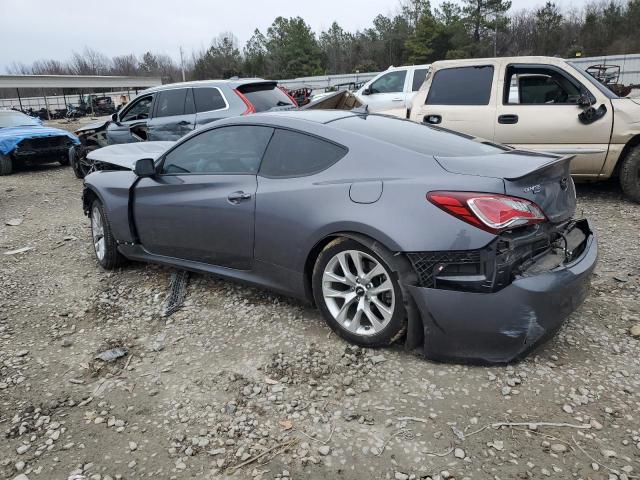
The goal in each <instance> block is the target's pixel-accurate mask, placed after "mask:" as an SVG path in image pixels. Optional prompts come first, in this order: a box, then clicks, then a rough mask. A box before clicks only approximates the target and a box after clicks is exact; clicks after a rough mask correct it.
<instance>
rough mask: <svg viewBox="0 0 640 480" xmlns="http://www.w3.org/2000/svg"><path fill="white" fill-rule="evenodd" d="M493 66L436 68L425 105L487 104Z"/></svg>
mask: <svg viewBox="0 0 640 480" xmlns="http://www.w3.org/2000/svg"><path fill="white" fill-rule="evenodd" d="M492 85H493V66H491V65H484V66H481V67H458V68H445V69H443V70H438V71H437V72H436V73H435V74H434V76H433V80H432V81H431V87H430V88H429V94H428V95H427V100H426V102H425V103H426V104H427V105H489V99H490V98H491V86H492Z"/></svg>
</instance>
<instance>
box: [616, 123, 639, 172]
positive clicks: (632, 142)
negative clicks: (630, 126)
mask: <svg viewBox="0 0 640 480" xmlns="http://www.w3.org/2000/svg"><path fill="white" fill-rule="evenodd" d="M638 146H640V133H639V134H637V135H634V136H633V137H631V138H630V139H629V140H628V141H627V143H626V144H625V145H624V148H623V149H622V152H620V156H619V157H618V160H617V161H616V166H615V167H614V169H613V173H612V174H611V176H612V177H618V176H619V175H620V168H621V167H622V162H624V159H625V158H627V155H629V152H630V151H631V150H632V149H634V148H636V147H638Z"/></svg>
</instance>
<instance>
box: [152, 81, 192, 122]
mask: <svg viewBox="0 0 640 480" xmlns="http://www.w3.org/2000/svg"><path fill="white" fill-rule="evenodd" d="M186 97H187V89H186V88H176V89H174V90H165V91H162V92H160V94H159V95H158V100H157V107H156V111H155V114H154V116H155V117H172V116H174V115H183V114H184V104H185V100H186Z"/></svg>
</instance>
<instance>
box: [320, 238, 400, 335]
mask: <svg viewBox="0 0 640 480" xmlns="http://www.w3.org/2000/svg"><path fill="white" fill-rule="evenodd" d="M322 295H323V298H324V302H325V304H326V306H327V308H328V310H329V312H330V313H331V315H332V316H333V318H334V319H335V320H336V321H337V322H338V323H339V324H340V325H341V326H342V327H343V328H344V329H345V330H347V331H349V332H351V333H353V334H356V335H363V336H369V335H375V334H378V333H380V332H381V331H382V330H384V329H385V328H386V326H387V325H388V324H389V322H390V321H391V318H392V317H393V313H394V309H395V293H394V289H393V283H392V282H391V277H390V274H389V272H388V271H387V268H386V267H385V266H384V265H383V264H382V263H381V262H380V261H378V260H377V259H375V258H374V257H372V256H371V255H369V254H367V253H364V252H362V251H359V250H345V251H342V252H338V253H337V254H336V255H334V256H333V257H332V258H331V260H329V262H328V263H327V266H326V267H325V269H324V272H323V275H322Z"/></svg>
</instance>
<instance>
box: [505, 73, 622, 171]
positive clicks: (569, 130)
mask: <svg viewBox="0 0 640 480" xmlns="http://www.w3.org/2000/svg"><path fill="white" fill-rule="evenodd" d="M501 97H502V98H501V99H500V101H499V102H498V107H497V111H496V131H495V137H494V138H495V141H496V142H500V143H505V144H507V145H511V146H513V147H516V148H524V149H532V150H542V151H550V152H554V153H559V154H575V155H576V157H575V158H574V160H573V161H572V162H571V172H572V173H574V174H586V175H593V174H598V173H600V170H601V169H602V166H603V165H604V162H605V159H606V156H607V152H608V148H609V139H610V137H611V129H612V126H613V109H612V108H611V106H610V102H609V100H608V99H607V98H606V97H605V96H604V95H603V94H602V93H601V92H600V91H598V90H597V89H595V88H593V91H591V89H590V88H588V87H587V86H586V85H585V84H583V83H582V82H580V81H579V80H578V79H577V77H575V76H573V75H571V74H570V73H569V72H567V71H566V70H564V69H561V68H559V67H558V66H555V65H540V64H532V65H527V64H510V65H507V66H506V69H505V74H504V80H503V82H502V95H501ZM581 97H584V98H588V99H589V101H590V102H593V107H594V108H595V109H598V108H599V107H600V105H605V108H604V109H603V110H600V113H603V114H602V115H601V116H599V117H598V118H596V119H595V121H592V122H591V123H585V122H583V121H581V120H580V118H579V115H580V114H581V113H582V112H583V110H584V107H580V106H579V105H578V101H579V100H580V99H581Z"/></svg>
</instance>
